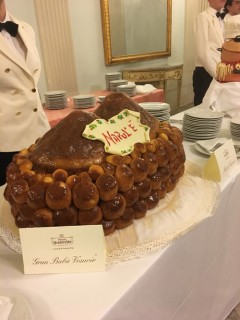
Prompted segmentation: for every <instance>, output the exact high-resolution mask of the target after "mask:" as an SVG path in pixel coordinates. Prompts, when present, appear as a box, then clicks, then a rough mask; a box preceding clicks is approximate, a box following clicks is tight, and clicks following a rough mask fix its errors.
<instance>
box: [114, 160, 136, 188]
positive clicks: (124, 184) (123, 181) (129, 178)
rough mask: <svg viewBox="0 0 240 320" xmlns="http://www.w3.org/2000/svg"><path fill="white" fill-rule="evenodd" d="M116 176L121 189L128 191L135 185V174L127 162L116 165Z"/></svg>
mask: <svg viewBox="0 0 240 320" xmlns="http://www.w3.org/2000/svg"><path fill="white" fill-rule="evenodd" d="M115 177H116V179H117V184H118V190H119V191H121V192H126V191H128V190H130V189H131V188H132V187H133V184H134V174H133V172H132V170H131V169H130V168H129V166H127V165H126V164H122V165H120V166H117V167H116V171H115Z"/></svg>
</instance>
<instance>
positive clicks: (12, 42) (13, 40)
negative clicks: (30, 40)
mask: <svg viewBox="0 0 240 320" xmlns="http://www.w3.org/2000/svg"><path fill="white" fill-rule="evenodd" d="M7 21H11V19H10V17H9V15H8V12H7V13H6V16H5V19H4V20H3V21H1V22H3V23H4V22H7ZM1 34H2V35H3V36H4V38H5V39H6V41H7V43H8V44H9V46H10V47H12V48H13V49H14V50H15V51H17V52H18V54H20V55H21V56H22V57H23V59H24V60H25V59H26V54H27V50H26V47H25V45H24V43H23V41H22V39H21V37H20V36H19V34H17V36H16V37H12V36H11V35H10V34H9V33H8V32H7V31H6V30H4V29H3V30H2V31H1Z"/></svg>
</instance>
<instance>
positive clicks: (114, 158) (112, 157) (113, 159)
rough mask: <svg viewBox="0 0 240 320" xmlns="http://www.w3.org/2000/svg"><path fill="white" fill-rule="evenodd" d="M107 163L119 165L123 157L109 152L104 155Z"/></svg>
mask: <svg viewBox="0 0 240 320" xmlns="http://www.w3.org/2000/svg"><path fill="white" fill-rule="evenodd" d="M106 161H107V163H110V164H111V165H113V166H115V167H116V166H119V165H120V164H123V157H122V156H119V155H117V154H111V155H109V156H107V157H106Z"/></svg>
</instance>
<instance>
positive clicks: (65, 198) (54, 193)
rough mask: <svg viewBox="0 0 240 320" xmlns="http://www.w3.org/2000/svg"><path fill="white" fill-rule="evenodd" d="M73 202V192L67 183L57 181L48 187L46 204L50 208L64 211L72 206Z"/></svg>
mask: <svg viewBox="0 0 240 320" xmlns="http://www.w3.org/2000/svg"><path fill="white" fill-rule="evenodd" d="M71 201H72V196H71V190H70V188H69V186H68V185H67V184H66V183H65V182H63V181H55V182H53V183H52V184H50V185H49V186H48V187H47V190H46V203H47V205H48V207H49V208H51V209H54V210H57V209H64V208H67V207H69V206H70V205H71Z"/></svg>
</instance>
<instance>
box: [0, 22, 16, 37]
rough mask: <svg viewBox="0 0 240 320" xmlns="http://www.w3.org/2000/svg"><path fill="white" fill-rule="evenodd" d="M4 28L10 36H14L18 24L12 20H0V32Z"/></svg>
mask: <svg viewBox="0 0 240 320" xmlns="http://www.w3.org/2000/svg"><path fill="white" fill-rule="evenodd" d="M2 30H6V31H7V32H8V33H9V34H10V35H11V36H12V37H16V35H17V33H18V24H16V23H15V22H12V21H7V22H0V32H1V31H2Z"/></svg>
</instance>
